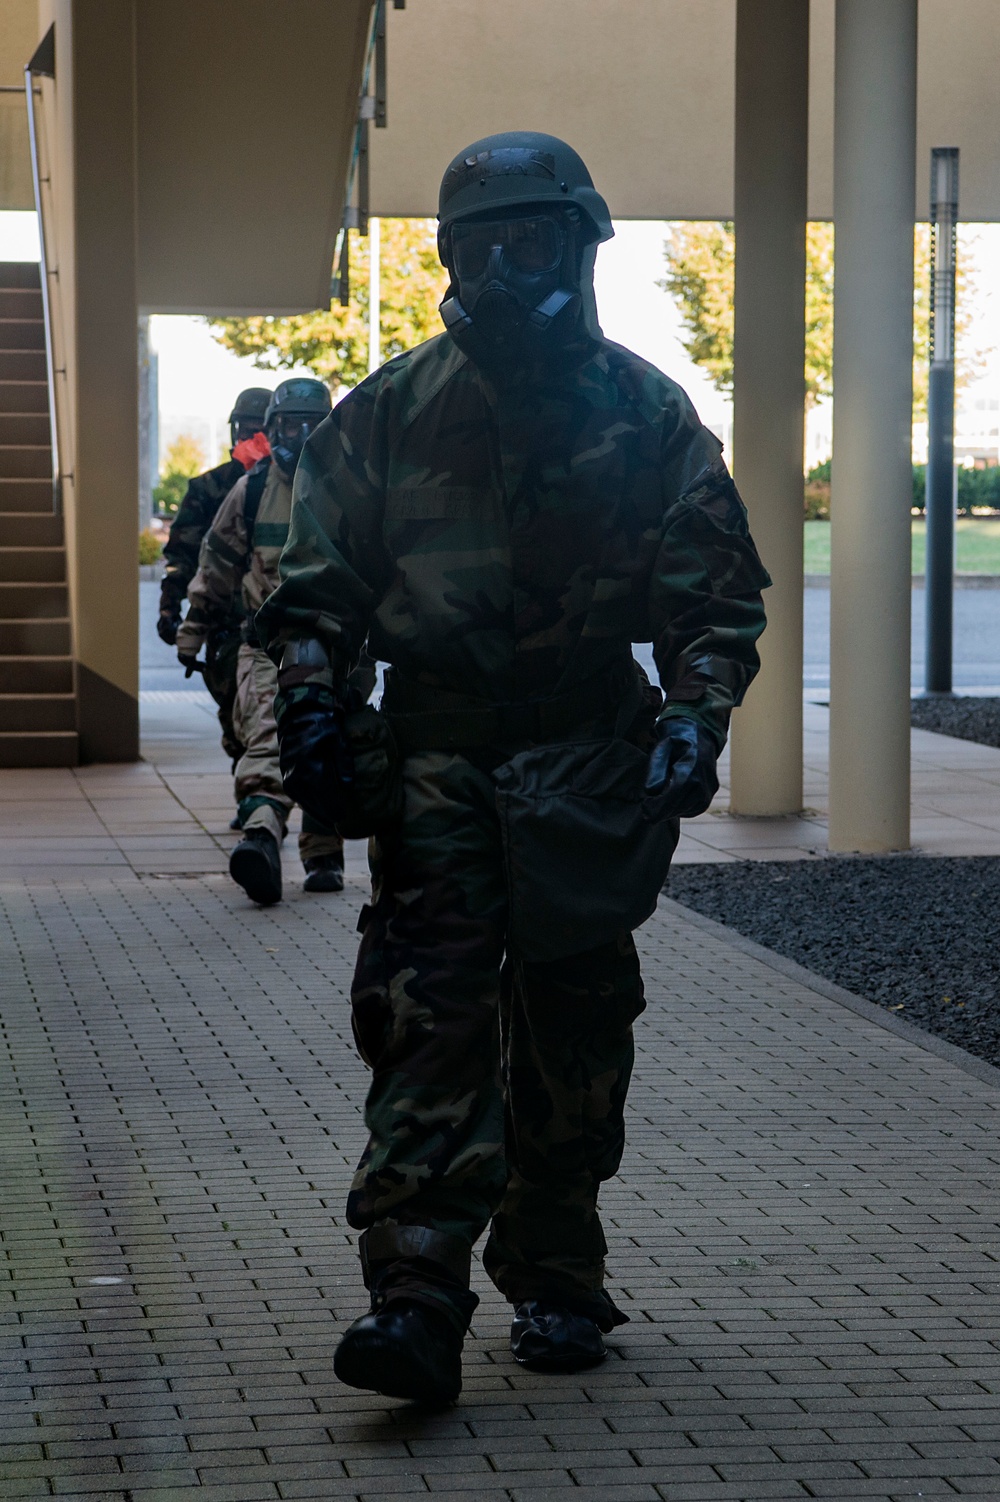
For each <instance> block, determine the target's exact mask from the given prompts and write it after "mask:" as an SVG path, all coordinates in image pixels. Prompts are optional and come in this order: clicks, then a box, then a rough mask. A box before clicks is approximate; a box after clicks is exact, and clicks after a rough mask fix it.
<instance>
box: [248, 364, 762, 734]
mask: <svg viewBox="0 0 1000 1502" xmlns="http://www.w3.org/2000/svg"><path fill="white" fill-rule="evenodd" d="M589 350H590V353H589V355H588V357H587V358H585V359H582V360H581V361H580V363H578V364H577V365H575V366H572V367H570V368H568V369H559V370H556V371H554V372H552V373H550V374H548V375H547V376H546V378H545V379H544V380H540V381H532V380H527V379H526V380H523V381H517V382H511V383H510V384H509V385H506V386H497V385H494V384H493V383H492V382H491V381H490V380H489V379H488V378H487V377H486V375H485V374H484V373H483V372H482V371H481V370H479V369H478V368H477V367H476V366H475V365H473V364H472V363H471V362H469V361H468V360H467V359H466V358H465V356H464V355H462V354H461V352H460V351H459V350H458V349H457V347H456V346H455V345H454V343H453V342H452V341H451V339H450V338H449V337H448V336H447V335H441V336H440V337H439V338H437V339H432V340H430V341H429V342H428V343H426V344H423V345H421V346H420V347H419V348H418V349H416V350H413V351H411V352H410V353H408V354H404V355H400V356H399V357H398V358H397V359H395V360H392V361H390V362H389V363H388V364H387V365H386V366H384V367H383V368H382V370H380V371H378V372H376V373H375V374H374V375H373V376H370V377H369V378H368V380H366V381H364V382H362V384H361V385H360V386H358V387H357V388H356V389H355V390H354V391H352V392H351V393H350V394H349V395H348V396H347V397H346V398H345V399H344V400H343V401H342V402H340V403H339V404H338V405H337V406H336V407H335V408H334V410H333V412H332V413H331V415H330V417H328V418H327V419H326V420H325V421H324V422H323V423H322V424H321V425H320V427H319V428H318V429H317V431H316V432H315V433H314V434H312V435H311V436H310V438H309V439H308V440H307V443H306V446H305V449H304V451H303V455H302V459H301V461H300V463H299V467H298V470H297V472H296V477H295V503H294V506H293V508H292V518H291V528H290V532H289V537H288V543H287V546H286V548H285V551H284V553H283V554H282V558H281V585H280V587H279V588H278V589H277V590H276V591H275V593H273V594H272V595H271V596H270V598H269V599H268V601H267V604H266V605H265V606H264V608H263V609H262V610H261V611H260V613H259V615H258V616H257V618H256V629H257V632H258V634H259V636H260V640H261V642H262V644H263V645H265V646H268V645H269V646H270V647H271V648H272V650H277V648H278V647H279V646H280V645H281V644H282V643H283V642H285V641H290V640H294V639H295V638H298V637H304V636H317V637H319V639H320V640H322V641H323V643H324V645H325V646H326V647H327V650H328V651H329V652H330V654H331V657H332V659H333V662H334V667H335V671H336V672H337V673H338V674H341V675H342V674H343V673H344V672H345V671H346V670H347V668H348V667H349V666H350V665H351V664H352V663H353V662H354V661H355V660H356V659H357V657H358V654H359V653H360V651H361V648H362V646H363V645H364V642H365V638H366V636H367V637H368V649H369V651H370V652H371V654H372V656H373V657H375V658H377V659H380V660H382V661H385V662H389V663H392V664H393V665H394V666H395V667H396V668H397V669H398V670H399V672H400V673H401V674H403V675H405V676H406V677H407V678H411V679H416V680H418V681H422V682H425V683H428V684H433V685H437V686H439V687H442V688H447V689H452V690H455V691H458V692H462V693H465V694H476V695H480V696H481V697H482V698H483V699H484V700H486V701H489V702H505V701H521V700H526V699H535V698H542V697H546V696H551V695H554V694H560V693H564V692H566V691H567V690H569V689H571V688H573V687H574V686H576V685H577V684H580V683H583V682H585V681H587V680H590V679H592V678H594V677H595V676H597V675H598V674H600V673H602V672H604V671H606V670H608V669H609V668H610V667H612V665H613V664H615V663H616V662H619V661H620V660H621V656H622V653H623V651H627V649H628V644H629V643H630V642H645V641H651V642H652V644H653V655H654V658H655V661H656V665H657V669H658V671H659V674H660V679H661V682H662V684H663V688H664V692H665V695H666V703H665V706H664V709H663V713H664V714H666V715H672V714H688V715H693V716H694V717H695V718H697V719H699V720H700V721H701V722H702V724H703V725H704V726H705V728H706V730H707V731H708V732H709V734H710V735H711V736H712V737H713V739H714V740H715V742H716V744H717V745H718V746H720V747H721V746H722V744H723V742H724V740H725V737H726V730H727V725H728V720H729V713H730V710H731V709H732V706H733V704H734V703H735V702H737V701H738V700H739V698H740V697H741V695H742V693H743V691H744V689H745V688H746V685H747V684H748V683H749V681H750V679H751V678H752V677H753V675H754V673H755V672H756V671H757V667H758V665H759V662H758V657H757V651H756V646H755V643H756V640H757V637H758V636H759V635H760V633H761V631H762V630H763V628H764V610H763V606H762V603H761V599H760V591H761V589H762V588H763V587H764V586H765V585H766V584H767V583H768V582H769V581H768V577H767V574H766V572H765V570H764V568H763V567H762V565H761V563H760V560H759V558H758V557H757V553H756V550H755V548H754V545H753V542H752V540H751V538H750V535H749V532H748V529H747V521H746V512H745V510H744V508H743V505H742V502H741V501H740V498H739V496H738V494H737V492H736V489H735V487H734V485H733V482H732V480H731V479H730V477H729V473H728V471H727V470H726V467H725V464H724V463H723V461H722V459H721V457H720V454H721V445H720V444H719V442H718V440H717V439H716V438H715V436H714V435H713V434H712V433H710V432H709V431H708V429H707V428H705V427H703V426H702V424H701V423H700V422H699V420H698V417H697V414H696V413H695V411H694V409H693V408H692V406H691V404H690V402H689V401H688V399H687V397H686V396H685V394H684V392H683V391H682V390H681V389H680V387H679V386H677V385H675V383H674V382H673V381H671V380H669V379H668V377H667V376H665V375H663V374H662V373H661V372H660V371H658V370H656V369H655V368H654V367H653V366H651V365H649V364H647V363H646V361H644V360H641V359H639V358H638V356H636V355H633V354H631V353H630V352H629V351H628V350H624V349H621V348H620V347H619V346H617V345H614V344H611V343H608V342H607V341H593V342H592V343H591V345H590V346H589ZM306 686H307V685H306ZM320 686H322V685H320Z"/></svg>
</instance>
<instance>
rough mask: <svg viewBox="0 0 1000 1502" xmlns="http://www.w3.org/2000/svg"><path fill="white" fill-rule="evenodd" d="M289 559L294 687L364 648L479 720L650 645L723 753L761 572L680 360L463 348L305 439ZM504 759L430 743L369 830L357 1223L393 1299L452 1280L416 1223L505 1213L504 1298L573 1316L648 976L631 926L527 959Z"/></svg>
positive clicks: (598, 349) (748, 666) (284, 601)
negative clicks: (476, 708) (377, 834)
mask: <svg viewBox="0 0 1000 1502" xmlns="http://www.w3.org/2000/svg"><path fill="white" fill-rule="evenodd" d="M280 573H281V583H280V585H279V587H278V589H277V590H276V591H275V592H274V593H273V594H272V595H271V596H270V597H269V599H268V600H267V601H266V602H265V604H264V605H263V607H262V609H261V610H260V612H259V613H258V615H257V617H256V620H255V629H256V631H257V633H258V636H259V639H260V641H261V643H262V644H263V645H264V646H266V647H267V648H268V650H269V651H270V652H271V653H272V655H273V656H277V655H278V654H279V653H280V649H281V647H282V645H283V643H285V642H288V641H293V640H296V639H299V638H303V637H318V638H319V639H320V640H321V641H322V642H323V643H324V645H325V646H326V648H327V651H328V653H329V655H330V660H331V663H332V671H319V672H317V673H315V674H314V675H313V676H310V675H309V673H308V671H305V672H304V673H303V675H302V676H301V677H300V678H299V680H298V681H295V682H290V684H289V688H288V695H289V696H291V697H292V698H294V697H298V696H302V697H304V698H305V697H308V696H313V697H315V698H317V699H319V700H320V702H322V700H323V699H324V697H326V696H328V695H330V694H332V693H333V692H335V691H336V689H337V686H338V683H339V681H341V680H342V679H343V678H344V676H345V675H346V674H347V672H348V671H349V670H350V668H351V666H352V665H353V663H354V662H355V661H356V660H357V659H358V656H359V654H360V652H361V650H362V648H363V647H364V645H365V642H366V638H367V646H368V650H369V651H370V652H371V655H372V656H373V657H375V658H377V659H381V660H383V661H385V662H388V663H390V664H392V666H393V668H394V669H395V670H396V672H397V673H398V674H399V675H400V676H401V677H402V678H403V679H405V680H406V681H407V682H408V683H410V684H411V685H418V686H419V685H426V686H428V687H431V688H437V689H443V690H447V691H449V692H452V693H454V694H457V695H462V696H463V698H464V699H465V700H470V699H471V700H478V701H479V702H480V703H482V704H483V705H486V706H489V705H510V704H514V705H518V704H523V703H524V702H525V701H532V700H551V699H553V698H554V697H556V696H562V695H567V694H569V693H570V691H572V690H573V689H575V688H577V687H579V686H581V685H588V684H592V683H593V682H594V681H595V680H597V679H599V678H600V676H601V675H603V674H607V673H610V672H611V671H612V670H613V669H614V668H615V667H616V665H617V664H620V663H621V661H622V658H623V655H627V654H628V653H629V651H630V644H631V643H632V642H652V645H653V655H654V659H655V662H656V666H657V670H658V673H659V676H660V680H661V683H662V685H663V689H664V694H665V702H664V705H663V708H662V710H661V711H660V713H661V715H667V716H670V715H688V716H693V717H694V718H696V719H698V720H699V721H700V723H701V724H702V725H703V726H704V727H705V729H706V731H707V732H708V734H709V735H710V736H711V737H712V738H713V740H714V742H715V744H716V745H717V746H718V747H720V748H721V746H722V745H723V743H724V741H725V738H726V733H727V728H728V722H729V715H730V712H731V710H732V708H733V705H734V704H736V703H738V702H739V700H740V698H741V697H742V694H743V692H744V691H745V689H746V687H747V685H748V684H749V682H750V680H751V679H752V678H753V676H754V674H755V672H756V671H757V668H758V666H759V659H758V656H757V650H756V641H757V638H758V637H759V635H760V633H761V631H762V630H763V629H764V609H763V604H762V601H761V594H760V591H761V590H762V588H764V587H765V586H766V585H767V584H768V582H769V580H768V576H767V573H766V571H765V569H764V568H763V566H762V564H761V562H760V559H759V558H758V556H757V553H756V550H755V548H754V545H753V541H752V539H751V537H750V534H749V531H748V528H747V519H746V512H745V510H744V507H743V504H742V502H741V501H740V498H739V495H738V494H737V492H736V489H735V487H734V485H733V482H732V480H731V478H730V476H729V473H728V471H727V469H726V467H725V464H724V463H723V461H722V458H721V446H720V444H719V442H718V440H717V439H716V438H715V437H714V436H713V435H712V434H711V433H710V432H709V431H708V430H707V429H706V428H704V427H703V426H702V424H701V423H700V421H699V419H698V417H697V415H696V413H695V412H694V410H693V408H692V407H691V404H690V402H689V401H688V399H687V397H686V396H685V394H684V393H683V391H681V389H680V388H679V387H678V386H676V385H675V384H674V383H673V382H672V381H670V380H669V379H668V378H667V377H666V376H665V375H663V374H662V373H661V372H659V371H658V370H656V369H655V368H654V367H652V366H650V365H648V364H647V363H646V362H645V361H643V360H641V359H639V358H638V357H637V356H635V355H633V354H631V353H630V352H629V351H627V350H624V349H621V348H620V347H619V346H617V345H614V344H611V343H609V342H607V341H604V340H597V339H595V340H593V341H591V342H590V343H589V344H588V345H587V347H586V349H585V350H584V351H583V352H582V353H581V354H580V356H579V358H578V359H576V361H575V363H573V362H570V363H567V364H566V365H565V366H563V367H560V368H558V369H552V370H547V371H546V372H544V373H539V374H538V375H537V376H532V375H525V376H524V378H523V379H521V378H518V379H517V380H511V381H509V382H507V383H496V382H494V381H493V380H491V379H490V378H489V377H488V376H487V375H486V374H485V373H484V372H483V371H482V370H480V369H478V368H477V367H476V366H475V365H473V364H471V363H470V362H469V361H468V360H467V359H466V358H465V357H464V356H463V355H462V354H461V352H460V351H459V350H458V349H457V347H456V346H455V344H454V343H453V342H452V341H451V339H450V338H449V337H448V336H446V335H443V336H441V337H439V338H437V339H433V340H431V341H429V342H428V343H427V344H424V345H422V346H421V347H420V348H418V349H417V350H414V351H412V352H410V353H408V354H405V355H402V356H400V357H399V358H398V359H396V360H393V361H390V362H389V363H388V364H387V365H386V366H384V367H383V368H382V369H381V370H380V371H378V372H376V373H375V374H374V375H372V376H370V377H369V378H368V380H367V381H365V382H363V383H362V384H361V385H360V386H358V387H357V388H356V389H355V390H354V391H353V392H352V393H350V394H349V395H348V396H347V397H346V398H345V399H344V400H343V401H342V402H341V403H339V404H338V406H337V407H335V408H334V410H333V412H332V414H331V415H330V417H329V418H327V419H326V420H325V421H324V422H323V423H322V424H321V425H320V427H319V428H318V429H317V431H316V433H315V434H313V435H312V436H311V437H310V438H309V439H308V441H307V443H306V447H305V449H304V452H303V456H302V459H301V461H300V463H299V467H298V471H297V473H296V478H295V496H294V504H293V507H292V516H291V526H290V530H289V537H288V543H287V545H286V547H285V550H284V552H283V554H282V557H281V564H280ZM282 692H283V694H285V688H284V685H283V689H282ZM515 749H518V748H516V747H489V746H482V747H479V748H478V749H477V750H476V751H473V750H471V749H470V747H468V746H466V747H464V748H462V747H459V749H457V750H454V751H444V750H442V749H441V748H438V749H434V748H430V749H420V750H417V749H414V750H413V751H411V753H410V754H409V755H407V757H406V759H405V762H404V773H403V775H404V786H405V813H404V817H403V821H402V824H401V826H400V828H399V830H398V832H396V833H394V834H392V835H390V836H389V837H387V838H386V839H384V840H382V841H381V843H376V844H375V845H374V846H373V857H374V865H373V894H374V895H373V907H372V910H371V913H370V915H369V917H368V921H367V924H366V926H365V928H364V932H363V938H362V943H361V951H360V954H359V958H358V967H357V974H356V978H355V985H354V990H353V1005H354V1025H355V1031H356V1036H357V1040H358V1044H359V1047H360V1049H361V1052H362V1054H363V1056H364V1057H365V1059H366V1060H367V1061H368V1062H369V1064H370V1065H371V1067H372V1071H373V1076H372V1085H371V1091H370V1095H369V1099H368V1104H367V1108H366V1113H367V1122H368V1127H369V1131H370V1134H371V1140H370V1142H369V1145H368V1148H367V1149H366V1152H365V1155H364V1157H363V1159H362V1162H361V1164H360V1166H359V1169H358V1173H357V1176H356V1178H355V1181H354V1185H353V1188H352V1190H351V1195H350V1200H349V1212H348V1214H349V1219H350V1221H351V1223H352V1224H353V1225H355V1226H362V1227H366V1228H370V1229H367V1230H366V1237H373V1238H375V1245H377V1247H378V1248H379V1252H378V1256H379V1258H380V1259H381V1263H382V1266H381V1267H380V1268H378V1269H375V1273H376V1274H377V1277H378V1286H379V1288H380V1289H384V1288H385V1287H386V1286H387V1280H388V1283H389V1285H390V1286H391V1281H392V1279H393V1278H394V1277H396V1278H398V1279H399V1281H400V1286H402V1287H404V1288H412V1287H413V1286H414V1284H415V1283H416V1284H418V1285H419V1282H420V1280H421V1278H422V1277H424V1276H425V1274H424V1271H423V1268H422V1266H421V1265H418V1264H420V1263H421V1262H423V1264H426V1263H428V1262H434V1261H435V1259H436V1260H437V1261H438V1262H439V1263H440V1265H441V1266H440V1268H439V1271H438V1273H437V1274H436V1277H437V1279H438V1284H439V1283H440V1281H441V1279H442V1278H443V1277H444V1276H445V1273H447V1274H448V1276H449V1277H452V1278H453V1279H457V1277H458V1275H457V1273H455V1271H454V1269H455V1268H456V1267H457V1266H458V1265H459V1263H460V1261H461V1259H460V1258H457V1257H455V1256H454V1255H452V1254H451V1253H448V1254H447V1259H448V1264H449V1265H448V1267H445V1252H444V1251H442V1252H441V1254H440V1256H439V1255H438V1254H437V1253H436V1252H433V1250H431V1251H428V1250H424V1251H423V1252H422V1253H421V1254H420V1257H419V1258H417V1259H416V1263H415V1261H414V1258H413V1257H412V1256H411V1255H410V1253H409V1251H408V1247H409V1246H410V1245H411V1242H413V1241H414V1237H415V1232H414V1228H419V1227H423V1228H426V1229H428V1230H429V1231H430V1232H431V1233H433V1236H437V1237H439V1238H441V1245H442V1247H445V1246H446V1245H447V1246H451V1245H453V1244H454V1245H455V1246H464V1247H465V1248H466V1249H467V1248H468V1246H469V1245H471V1243H472V1242H473V1241H474V1240H475V1238H476V1237H477V1236H478V1235H479V1233H480V1232H481V1230H482V1229H483V1228H484V1227H485V1226H486V1225H487V1224H488V1223H489V1222H490V1220H491V1218H492V1220H493V1231H492V1233H491V1237H490V1241H489V1243H488V1248H487V1257H486V1261H487V1266H488V1268H489V1271H490V1273H491V1276H492V1277H493V1278H494V1279H495V1281H496V1282H497V1284H498V1286H500V1287H501V1288H502V1289H503V1290H504V1292H505V1293H506V1294H507V1296H508V1297H509V1298H511V1299H515V1300H516V1299H518V1298H520V1297H523V1296H526V1295H529V1294H530V1295H533V1296H537V1295H538V1294H539V1293H542V1292H545V1291H546V1290H548V1291H550V1292H557V1293H558V1294H559V1296H560V1298H561V1299H563V1300H564V1301H567V1300H573V1301H575V1302H576V1304H577V1306H578V1307H584V1305H585V1301H586V1300H587V1299H590V1300H594V1301H599V1299H600V1298H601V1297H602V1295H601V1294H600V1292H599V1291H600V1289H601V1287H602V1279H603V1261H604V1239H603V1234H602V1232H601V1229H600V1222H599V1219H598V1216H597V1208H596V1203H597V1187H598V1185H599V1183H600V1182H601V1181H602V1180H603V1179H604V1178H605V1177H607V1175H609V1174H611V1173H613V1172H614V1171H615V1167H616V1165H617V1162H618V1158H619V1155H620V1153H621V1144H622V1108H623V1104H624V1098H625V1091H626V1088H627V1084H628V1076H629V1070H630V1066H631V1033H630V1028H631V1023H632V1020H633V1018H634V1017H635V1016H636V1015H637V1014H638V1012H639V1011H640V1010H641V1007H642V987H641V981H640V978H639V972H638V967H637V964H636V960H635V952H634V948H633V946H632V944H631V940H630V938H629V937H628V936H626V935H622V936H621V938H620V940H619V942H618V943H617V944H615V945H612V946H604V947H602V949H601V950H599V951H592V952H590V953H588V954H585V955H576V956H572V957H571V958H570V959H568V960H566V959H564V960H560V961H558V962H555V963H549V964H534V965H529V964H527V963H525V962H524V960H523V957H522V956H519V955H518V954H517V953H515V952H511V951H510V949H509V948H508V939H509V936H508V934H507V931H506V917H507V914H506V892H505V885H504V875H503V862H502V855H501V849H500V835H499V828H498V824H497V815H496V809H495V805H494V801H493V792H494V789H493V782H492V779H491V777H490V775H489V773H490V771H491V769H492V767H493V766H495V765H496V764H498V762H499V761H501V760H503V759H504V758H505V757H506V756H509V755H510V754H511V752H512V751H513V750H515ZM491 757H492V760H491ZM570 900H571V898H570ZM502 974H503V976H504V980H503V982H502V981H501V975H502ZM501 1039H502V1040H503V1052H502V1053H501ZM501 1059H503V1065H502V1068H503V1075H504V1078H505V1080H506V1095H507V1105H506V1141H505V1130H504V1088H503V1081H502V1078H501ZM404 1233H407V1234H404ZM417 1240H418V1242H419V1238H417ZM419 1244H420V1245H425V1243H423V1242H419ZM434 1245H435V1243H434V1241H433V1238H432V1239H431V1240H430V1241H429V1242H427V1243H426V1246H429V1247H431V1248H433V1247H434ZM393 1248H395V1253H393ZM363 1255H367V1256H368V1260H369V1263H370V1262H371V1259H372V1257H373V1256H374V1255H375V1254H374V1253H373V1252H372V1251H371V1249H370V1248H369V1249H368V1252H367V1254H366V1253H365V1252H364V1250H363ZM394 1255H395V1258H396V1260H395V1261H393V1256H394ZM369 1276H371V1273H370V1274H369ZM426 1281H427V1283H428V1285H429V1284H430V1282H431V1280H430V1278H429V1277H427V1278H426ZM435 1288H436V1289H437V1293H436V1294H435V1296H438V1294H439V1293H440V1289H439V1287H438V1286H437V1284H435ZM464 1298H465V1300H468V1298H469V1295H468V1294H467V1293H466V1294H465V1295H464ZM455 1307H456V1314H457V1315H458V1314H461V1315H462V1317H463V1318H465V1319H467V1318H468V1303H467V1302H466V1303H464V1304H463V1303H462V1301H461V1299H459V1298H458V1296H457V1295H456V1296H455ZM589 1307H590V1309H591V1310H592V1311H596V1307H597V1306H596V1304H595V1303H592V1304H591V1305H590V1306H589ZM605 1312H606V1311H605ZM594 1317H595V1318H597V1317H598V1315H597V1313H596V1312H594ZM603 1317H604V1316H602V1318H603ZM611 1323H614V1319H613V1318H612V1319H611ZM604 1327H605V1328H607V1327H608V1325H607V1323H606V1322H605V1324H604Z"/></svg>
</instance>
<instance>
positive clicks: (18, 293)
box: [0, 287, 44, 319]
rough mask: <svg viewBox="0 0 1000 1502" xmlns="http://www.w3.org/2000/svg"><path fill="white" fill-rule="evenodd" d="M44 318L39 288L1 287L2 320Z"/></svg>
mask: <svg viewBox="0 0 1000 1502" xmlns="http://www.w3.org/2000/svg"><path fill="white" fill-rule="evenodd" d="M43 317H44V313H43V310H42V293H41V288H39V287H0V318H37V319H41V318H43Z"/></svg>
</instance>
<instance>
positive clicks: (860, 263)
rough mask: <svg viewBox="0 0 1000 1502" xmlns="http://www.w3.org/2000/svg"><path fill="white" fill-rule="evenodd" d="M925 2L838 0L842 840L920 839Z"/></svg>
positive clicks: (893, 842) (835, 817) (888, 843)
mask: <svg viewBox="0 0 1000 1502" xmlns="http://www.w3.org/2000/svg"><path fill="white" fill-rule="evenodd" d="M916 81H917V0H878V4H877V5H873V4H872V3H871V0H837V22H836V102H835V125H834V149H835V161H834V215H835V222H836V257H837V261H836V282H835V302H834V315H835V319H834V419H833V493H832V499H831V507H830V512H831V517H832V537H831V544H832V564H831V631H830V849H831V850H842V851H847V850H859V851H880V850H905V849H906V848H907V847H908V846H909V843H910V505H911V478H910V426H911V407H912V362H913V221H914V213H915V206H914V175H915V168H916V143H915V137H916Z"/></svg>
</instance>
